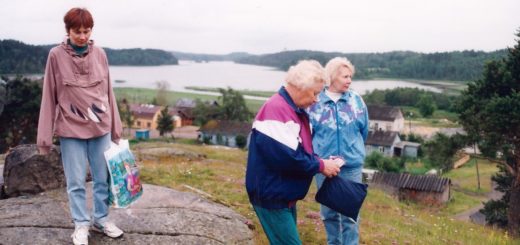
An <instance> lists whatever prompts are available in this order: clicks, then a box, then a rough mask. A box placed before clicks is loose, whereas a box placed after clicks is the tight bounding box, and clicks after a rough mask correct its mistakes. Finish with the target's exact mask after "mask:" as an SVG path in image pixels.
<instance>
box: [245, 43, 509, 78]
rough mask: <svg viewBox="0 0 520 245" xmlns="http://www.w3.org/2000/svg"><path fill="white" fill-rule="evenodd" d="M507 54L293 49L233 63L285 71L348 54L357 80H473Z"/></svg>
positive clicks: (249, 57) (322, 62) (253, 56)
mask: <svg viewBox="0 0 520 245" xmlns="http://www.w3.org/2000/svg"><path fill="white" fill-rule="evenodd" d="M506 53H507V50H506V49H501V50H497V51H493V52H484V51H474V50H466V51H453V52H442V53H417V52H411V51H392V52H385V53H338V52H320V51H309V50H296V51H284V52H279V53H273V54H264V55H251V56H248V57H243V58H239V59H236V60H235V62H237V63H241V64H251V65H262V66H271V67H276V68H278V69H280V70H287V69H288V68H289V67H290V66H291V65H294V64H296V62H298V60H301V59H314V60H317V61H319V62H320V63H321V64H323V65H324V64H326V63H327V61H329V60H330V59H331V58H333V57H336V56H342V57H347V58H348V59H349V60H350V61H351V62H352V64H354V66H355V67H356V78H357V79H380V78H394V79H418V80H447V81H473V80H475V79H476V78H478V77H479V76H480V75H481V74H482V68H483V67H484V65H485V64H486V62H487V61H489V60H497V59H501V58H503V57H505V56H506Z"/></svg>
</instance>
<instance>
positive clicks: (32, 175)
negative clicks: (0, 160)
mask: <svg viewBox="0 0 520 245" xmlns="http://www.w3.org/2000/svg"><path fill="white" fill-rule="evenodd" d="M3 177H4V194H5V195H6V196H7V197H16V196H22V195H30V194H36V193H40V192H43V191H47V190H52V189H56V188H61V187H65V185H66V183H65V176H64V172H63V165H62V163H61V157H60V153H59V148H58V147H56V146H53V147H52V149H51V152H50V153H49V154H47V155H39V154H38V148H37V146H36V145H19V146H17V147H15V148H13V149H11V150H10V151H9V154H7V156H6V158H5V163H4V173H3Z"/></svg>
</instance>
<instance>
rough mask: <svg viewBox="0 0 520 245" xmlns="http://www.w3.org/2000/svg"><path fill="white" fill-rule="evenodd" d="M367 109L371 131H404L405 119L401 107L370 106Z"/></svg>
mask: <svg viewBox="0 0 520 245" xmlns="http://www.w3.org/2000/svg"><path fill="white" fill-rule="evenodd" d="M367 107H368V118H369V120H370V125H369V128H370V130H373V131H378V130H382V131H396V132H401V130H403V129H404V117H403V113H402V112H401V109H399V107H394V106H385V105H368V106H367Z"/></svg>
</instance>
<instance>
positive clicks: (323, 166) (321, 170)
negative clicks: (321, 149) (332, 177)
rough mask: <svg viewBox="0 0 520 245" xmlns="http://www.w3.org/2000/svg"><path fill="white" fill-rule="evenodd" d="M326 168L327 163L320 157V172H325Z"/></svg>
mask: <svg viewBox="0 0 520 245" xmlns="http://www.w3.org/2000/svg"><path fill="white" fill-rule="evenodd" d="M324 168H325V163H324V162H323V159H320V173H323V169H324Z"/></svg>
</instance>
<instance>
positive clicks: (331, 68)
mask: <svg viewBox="0 0 520 245" xmlns="http://www.w3.org/2000/svg"><path fill="white" fill-rule="evenodd" d="M341 67H347V69H349V70H350V71H351V72H352V76H354V73H356V68H355V67H354V65H352V63H351V62H350V61H349V60H348V59H347V58H345V57H336V58H332V59H331V60H329V62H327V65H325V71H326V72H327V78H328V79H327V81H328V82H329V83H328V84H327V85H330V82H332V79H334V77H335V76H336V73H337V72H338V70H339V68H341Z"/></svg>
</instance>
